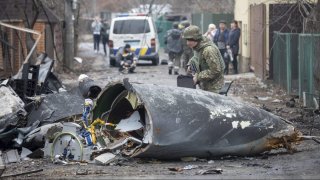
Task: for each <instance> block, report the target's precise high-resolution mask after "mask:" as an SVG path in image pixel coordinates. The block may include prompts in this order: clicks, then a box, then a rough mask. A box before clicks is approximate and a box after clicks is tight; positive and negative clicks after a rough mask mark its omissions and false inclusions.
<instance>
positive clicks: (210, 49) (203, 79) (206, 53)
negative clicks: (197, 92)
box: [189, 37, 225, 93]
mask: <svg viewBox="0 0 320 180" xmlns="http://www.w3.org/2000/svg"><path fill="white" fill-rule="evenodd" d="M193 50H194V56H193V57H192V58H191V59H190V61H189V64H191V63H193V65H194V67H196V69H195V71H196V72H195V76H196V77H197V79H198V81H199V85H200V88H201V89H203V90H206V91H211V92H215V93H218V92H219V90H220V89H221V88H222V86H223V83H224V77H223V70H224V67H225V66H224V61H223V58H222V56H221V54H220V51H219V49H218V47H217V46H216V45H214V44H213V43H212V41H210V40H209V39H208V38H206V37H203V38H202V39H201V41H200V42H199V44H198V45H197V46H196V47H195V48H194V49H193Z"/></svg>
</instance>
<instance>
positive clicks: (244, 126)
mask: <svg viewBox="0 0 320 180" xmlns="http://www.w3.org/2000/svg"><path fill="white" fill-rule="evenodd" d="M250 125H251V123H250V121H241V122H240V126H241V128H242V129H244V128H246V127H249V126H250Z"/></svg>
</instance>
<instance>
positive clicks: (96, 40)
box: [91, 16, 102, 53]
mask: <svg viewBox="0 0 320 180" xmlns="http://www.w3.org/2000/svg"><path fill="white" fill-rule="evenodd" d="M101 26H102V25H101V22H100V18H99V17H98V16H96V17H95V18H94V21H93V22H92V24H91V28H92V32H93V49H94V52H95V53H98V52H99V45H100V33H101Z"/></svg>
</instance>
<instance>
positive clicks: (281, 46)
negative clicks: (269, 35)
mask: <svg viewBox="0 0 320 180" xmlns="http://www.w3.org/2000/svg"><path fill="white" fill-rule="evenodd" d="M273 39H274V44H273V47H272V54H273V60H274V62H273V80H274V83H275V84H278V85H280V86H281V87H283V88H285V89H286V90H287V93H288V94H293V95H299V97H300V98H303V94H305V98H306V99H305V100H306V106H308V107H312V106H314V102H313V98H314V97H315V94H316V93H317V92H316V90H315V82H314V71H315V69H314V68H313V67H314V64H315V62H316V60H319V59H316V58H317V57H316V55H315V54H316V51H319V47H318V44H319V43H320V34H297V33H279V32H275V33H274V36H273Z"/></svg>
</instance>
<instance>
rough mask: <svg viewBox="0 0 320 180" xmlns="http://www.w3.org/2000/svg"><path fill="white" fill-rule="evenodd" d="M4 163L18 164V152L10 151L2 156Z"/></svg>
mask: <svg viewBox="0 0 320 180" xmlns="http://www.w3.org/2000/svg"><path fill="white" fill-rule="evenodd" d="M3 158H4V162H5V163H6V164H9V163H15V162H20V156H19V154H18V150H16V149H11V150H8V151H6V152H4V154H3Z"/></svg>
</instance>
